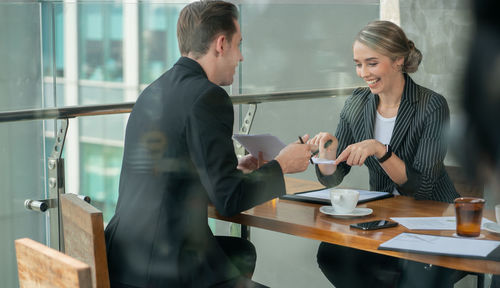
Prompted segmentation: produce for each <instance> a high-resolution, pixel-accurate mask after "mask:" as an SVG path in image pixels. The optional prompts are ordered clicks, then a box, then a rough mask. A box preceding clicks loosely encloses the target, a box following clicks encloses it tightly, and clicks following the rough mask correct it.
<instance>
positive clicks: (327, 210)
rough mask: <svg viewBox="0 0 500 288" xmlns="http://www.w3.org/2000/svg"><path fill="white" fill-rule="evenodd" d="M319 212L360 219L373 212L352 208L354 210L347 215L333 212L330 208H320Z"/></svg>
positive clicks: (368, 209) (367, 209)
mask: <svg viewBox="0 0 500 288" xmlns="http://www.w3.org/2000/svg"><path fill="white" fill-rule="evenodd" d="M319 212H321V213H324V214H328V215H332V216H339V217H361V216H366V215H370V214H372V212H373V210H372V209H370V208H354V210H352V211H351V212H349V213H340V212H335V210H333V207H332V206H321V207H320V208H319Z"/></svg>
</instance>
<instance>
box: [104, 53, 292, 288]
mask: <svg viewBox="0 0 500 288" xmlns="http://www.w3.org/2000/svg"><path fill="white" fill-rule="evenodd" d="M233 120H234V112H233V105H232V103H231V100H230V98H229V96H228V95H227V93H226V92H225V91H224V89H222V88H221V87H219V86H217V85H215V84H213V83H211V82H210V81H209V80H208V79H207V76H206V74H205V72H204V71H203V69H202V67H201V66H200V65H199V64H198V63H197V62H196V61H194V60H192V59H189V58H184V57H183V58H180V59H179V61H178V62H177V63H176V64H175V65H174V67H173V68H172V69H170V70H169V71H167V72H166V73H165V74H163V75H162V76H161V77H160V78H158V79H157V80H156V81H154V82H153V83H152V84H151V85H150V86H148V87H147V88H146V89H145V90H144V92H143V93H142V94H141V95H140V96H139V98H138V100H137V102H136V104H135V105H134V108H133V110H132V113H131V114H130V118H129V120H128V124H127V130H126V135H125V148H124V155H123V164H122V171H121V176H120V188H119V189H120V191H119V198H118V204H117V207H116V212H115V215H114V217H113V218H112V219H111V221H110V223H109V225H108V226H107V227H106V245H107V253H108V261H109V262H108V263H109V272H110V279H111V281H113V282H118V283H122V284H127V285H132V286H138V287H206V286H210V285H213V284H216V283H219V282H222V281H225V280H228V279H230V278H234V277H237V276H238V275H239V272H238V271H237V270H236V268H235V267H234V266H233V265H232V264H231V263H230V261H229V260H228V259H227V257H226V256H225V254H224V253H223V251H222V250H221V248H220V247H219V246H218V245H217V243H216V240H215V238H214V236H213V234H212V232H211V231H210V228H209V226H208V219H207V205H208V204H209V202H212V203H213V204H214V205H215V207H216V209H217V210H218V212H219V213H221V214H222V215H226V216H231V215H234V214H236V213H239V212H241V211H244V210H247V209H249V208H251V207H253V206H255V205H257V204H260V203H263V202H265V201H268V200H270V199H272V198H275V197H278V196H280V195H283V194H284V193H285V185H284V179H283V174H282V171H281V167H280V166H279V164H278V162H276V161H274V160H273V161H270V162H269V163H267V164H266V165H264V166H263V167H261V168H260V169H258V170H257V171H254V172H253V173H250V174H243V173H241V172H240V171H239V170H237V169H236V166H237V158H236V156H235V154H234V148H233V143H232V139H231V137H232V131H233Z"/></svg>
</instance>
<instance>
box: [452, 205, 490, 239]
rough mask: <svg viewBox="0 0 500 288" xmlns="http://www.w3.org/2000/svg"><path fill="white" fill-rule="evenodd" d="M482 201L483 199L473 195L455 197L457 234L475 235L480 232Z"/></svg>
mask: <svg viewBox="0 0 500 288" xmlns="http://www.w3.org/2000/svg"><path fill="white" fill-rule="evenodd" d="M484 202H485V201H484V199H481V198H474V197H460V198H457V199H455V214H456V216H457V235H458V236H465V237H477V236H479V235H480V234H481V220H482V218H483V207H484Z"/></svg>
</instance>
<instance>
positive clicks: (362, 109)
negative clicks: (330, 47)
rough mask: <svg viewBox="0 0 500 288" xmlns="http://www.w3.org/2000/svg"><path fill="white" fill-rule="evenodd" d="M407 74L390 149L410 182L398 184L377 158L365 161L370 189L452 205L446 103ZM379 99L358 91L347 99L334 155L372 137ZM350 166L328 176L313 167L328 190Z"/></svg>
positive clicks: (456, 195)
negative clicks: (446, 157)
mask: <svg viewBox="0 0 500 288" xmlns="http://www.w3.org/2000/svg"><path fill="white" fill-rule="evenodd" d="M404 75H405V87H404V90H403V96H402V98H401V104H400V107H399V110H398V114H397V117H396V123H395V125H394V130H393V132H392V137H391V141H390V143H389V144H390V145H391V147H392V150H393V152H394V154H396V155H397V156H398V157H399V158H401V159H402V160H403V161H404V162H405V165H406V174H407V176H408V181H407V182H406V183H405V184H403V185H402V186H397V185H396V183H394V182H393V181H392V180H391V179H390V178H389V176H388V175H387V174H386V173H385V171H384V169H383V168H382V167H381V166H380V163H379V162H378V160H377V159H376V158H375V157H373V156H372V157H368V158H367V159H366V161H365V165H366V166H367V167H368V171H369V174H370V189H371V190H376V191H387V192H392V191H393V190H394V188H397V189H398V191H399V192H400V193H401V194H402V195H408V196H413V197H415V198H416V199H426V200H436V201H444V202H453V200H454V199H455V198H457V197H460V195H459V194H458V193H457V192H456V190H455V188H454V186H453V183H452V182H451V180H450V177H449V176H448V174H447V173H446V170H445V169H444V164H443V160H444V157H445V156H446V150H447V149H446V148H447V142H446V137H445V134H446V133H445V131H446V130H447V128H448V127H449V118H450V112H449V109H448V104H447V103H446V99H445V98H444V97H443V96H441V95H439V94H437V93H435V92H434V91H431V90H429V89H427V88H424V87H422V86H419V85H417V84H416V83H415V82H413V80H412V79H411V78H410V77H409V76H408V75H407V74H404ZM378 101H379V98H378V95H374V94H372V93H371V92H370V89H369V88H358V89H356V90H355V91H354V92H353V95H352V96H351V97H349V98H348V99H347V100H346V103H345V105H344V108H343V109H342V112H341V114H340V122H339V125H338V126H337V131H336V133H335V136H336V137H337V139H338V140H339V146H338V149H337V155H339V154H340V153H341V152H342V151H344V149H345V148H346V147H347V146H349V145H351V144H353V143H357V142H361V141H363V140H367V139H373V138H374V135H373V132H374V127H375V126H374V125H375V117H376V113H377V104H378ZM350 169H351V167H350V166H349V165H347V164H346V163H345V162H342V163H341V164H339V165H338V166H337V170H336V171H335V173H333V174H332V175H330V176H325V175H322V174H321V172H320V171H319V169H316V172H317V175H318V179H319V180H320V182H321V183H323V184H324V185H326V186H329V187H332V186H336V185H338V184H340V183H341V182H342V179H343V178H344V176H345V175H346V174H347V173H349V171H350Z"/></svg>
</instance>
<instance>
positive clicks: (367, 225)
mask: <svg viewBox="0 0 500 288" xmlns="http://www.w3.org/2000/svg"><path fill="white" fill-rule="evenodd" d="M394 226H398V223H397V222H394V221H389V220H375V221H369V222H362V223H356V224H351V227H353V228H357V229H362V230H375V229H381V228H389V227H394Z"/></svg>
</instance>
